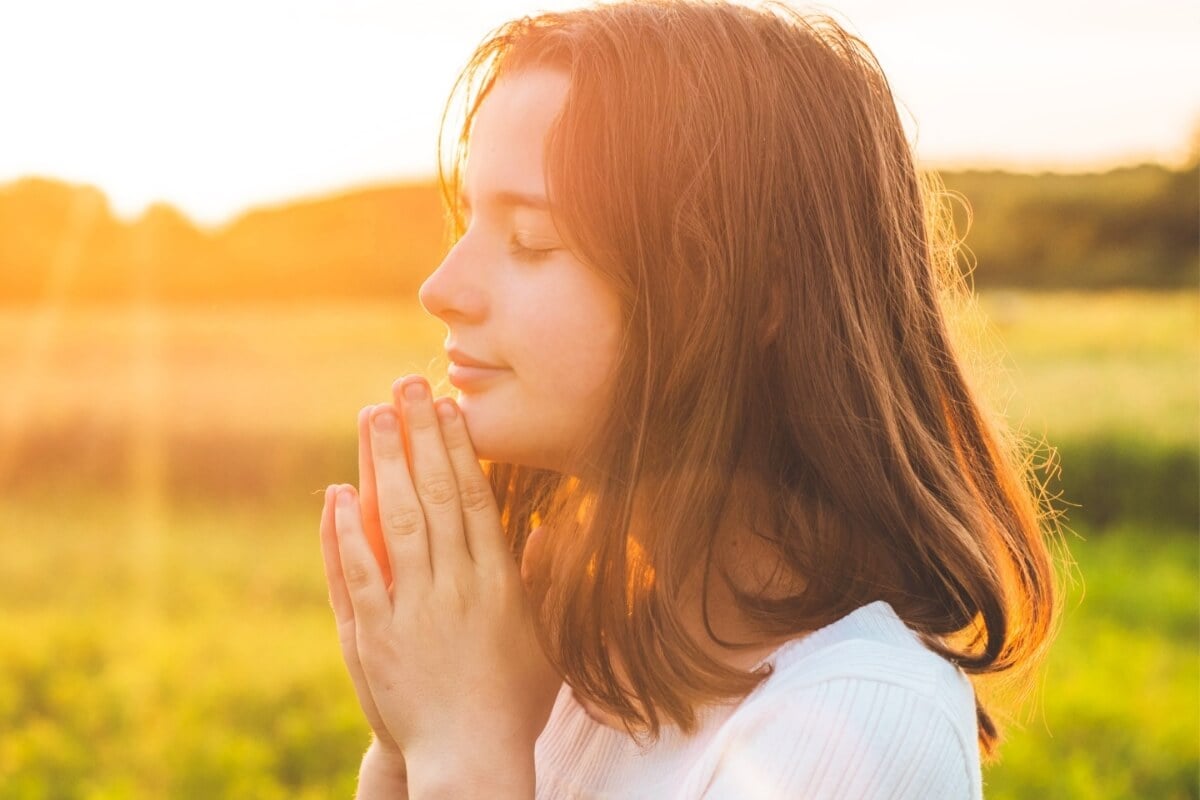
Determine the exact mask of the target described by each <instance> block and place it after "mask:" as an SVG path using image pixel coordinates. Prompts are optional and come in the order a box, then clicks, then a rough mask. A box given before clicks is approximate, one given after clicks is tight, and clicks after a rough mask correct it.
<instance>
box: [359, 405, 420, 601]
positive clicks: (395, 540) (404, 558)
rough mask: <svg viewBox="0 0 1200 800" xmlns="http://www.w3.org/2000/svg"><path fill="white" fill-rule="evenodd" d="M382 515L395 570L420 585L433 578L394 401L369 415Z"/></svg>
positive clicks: (405, 579) (384, 537) (418, 503)
mask: <svg viewBox="0 0 1200 800" xmlns="http://www.w3.org/2000/svg"><path fill="white" fill-rule="evenodd" d="M367 427H368V429H369V436H370V439H371V458H372V461H373V463H374V470H375V487H376V490H377V491H378V493H379V494H378V496H379V519H380V522H381V524H382V528H383V540H384V542H385V544H386V546H387V552H388V555H389V556H390V557H391V561H392V570H393V573H394V574H396V575H402V576H403V577H404V582H405V583H409V584H411V585H413V586H414V587H419V586H420V585H421V584H422V582H424V583H425V584H426V585H427V584H428V582H429V580H431V579H432V576H433V572H432V568H431V566H430V558H429V543H428V538H427V534H426V519H425V512H424V510H423V509H422V508H421V501H420V499H419V498H418V497H417V490H416V489H415V488H413V479H412V475H411V473H410V471H409V468H408V459H407V458H405V455H404V442H403V440H402V438H401V424H400V418H399V416H398V415H397V414H396V409H395V408H393V407H392V405H391V404H390V403H383V404H381V405H378V406H374V407H372V408H371V410H370V414H369V416H368V419H367Z"/></svg>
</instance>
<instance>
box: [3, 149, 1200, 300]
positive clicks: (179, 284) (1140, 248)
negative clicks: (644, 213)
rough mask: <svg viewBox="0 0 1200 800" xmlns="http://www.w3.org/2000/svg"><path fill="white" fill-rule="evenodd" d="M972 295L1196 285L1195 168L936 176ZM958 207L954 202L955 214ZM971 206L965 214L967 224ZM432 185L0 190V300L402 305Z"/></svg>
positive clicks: (428, 237) (427, 242)
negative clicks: (129, 195)
mask: <svg viewBox="0 0 1200 800" xmlns="http://www.w3.org/2000/svg"><path fill="white" fill-rule="evenodd" d="M940 174H941V178H942V180H943V182H944V183H945V186H946V189H947V190H948V191H949V192H951V193H953V195H955V197H956V198H957V201H956V202H954V203H953V206H954V214H955V222H956V230H957V231H958V235H959V236H960V237H965V238H964V241H965V244H966V249H964V251H963V259H962V260H963V262H964V269H965V270H967V271H969V272H970V273H971V278H972V281H973V282H974V285H975V286H976V287H977V288H996V287H1008V288H1036V289H1047V288H1071V289H1107V288H1112V287H1118V286H1126V287H1142V288H1177V287H1184V286H1195V285H1196V284H1197V281H1198V280H1200V252H1198V248H1200V157H1195V158H1192V159H1191V163H1190V164H1189V165H1188V166H1186V167H1184V168H1182V169H1169V168H1167V167H1164V166H1160V165H1142V166H1135V167H1126V168H1121V169H1116V170H1112V171H1109V172H1105V173H1095V174H1055V173H1043V174H1037V175H1030V174H1020V173H1007V172H996V171H962V172H942V173H940ZM962 200H965V203H964V202H962ZM968 208H969V210H968ZM445 244H446V226H445V221H444V217H443V213H442V209H441V198H440V196H439V193H438V190H437V188H436V186H435V185H434V184H433V183H431V182H430V183H413V184H399V185H393V186H385V187H377V188H370V189H364V190H361V191H355V192H349V193H345V194H341V195H336V196H330V197H326V198H320V199H315V200H306V201H297V202H294V203H289V204H286V205H281V206H278V207H273V208H261V209H256V210H253V211H251V212H248V213H246V214H244V215H242V216H240V217H238V218H236V219H234V220H233V221H232V222H230V223H229V224H227V225H224V226H221V227H217V228H201V227H197V226H196V225H195V224H193V223H192V222H191V221H189V220H188V219H187V218H186V217H185V216H184V215H183V214H181V213H180V212H178V211H177V210H175V209H174V208H172V207H171V206H168V205H165V204H157V205H154V206H152V207H150V208H149V209H147V211H146V212H145V213H144V214H143V215H142V216H141V217H140V218H139V219H137V220H136V221H133V222H132V223H127V222H124V221H122V220H120V219H118V218H117V217H115V216H114V215H113V213H112V211H111V209H110V207H109V205H108V201H107V198H105V196H104V195H103V194H102V193H101V192H100V191H98V190H97V189H95V188H93V187H90V186H73V185H69V184H66V183H61V182H58V181H53V180H48V179H42V178H30V179H24V180H20V181H17V182H15V183H11V184H8V185H6V186H0V301H5V302H10V303H26V302H32V301H36V300H38V299H40V298H41V297H43V296H44V295H46V294H47V293H50V292H55V291H57V292H61V293H65V294H67V295H68V296H70V297H72V298H78V299H80V300H85V301H124V300H129V299H132V298H137V297H153V298H156V299H160V300H164V301H167V302H178V303H188V302H201V303H206V302H213V301H228V300H236V301H254V302H288V301H295V300H301V299H311V298H347V299H349V298H354V297H381V296H383V297H393V298H394V297H411V296H413V295H414V294H415V292H416V290H417V287H418V286H419V285H420V283H421V281H422V279H423V278H424V277H425V276H426V275H427V274H428V273H429V272H430V271H431V270H432V269H433V268H434V267H435V266H436V265H437V264H438V262H439V261H440V259H441V257H442V254H443V252H444V249H445Z"/></svg>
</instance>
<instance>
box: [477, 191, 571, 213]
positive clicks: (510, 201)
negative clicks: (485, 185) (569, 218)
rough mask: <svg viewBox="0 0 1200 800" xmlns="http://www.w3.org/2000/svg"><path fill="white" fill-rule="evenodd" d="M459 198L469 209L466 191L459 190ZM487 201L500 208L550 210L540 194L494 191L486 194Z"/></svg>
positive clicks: (545, 199) (543, 196)
mask: <svg viewBox="0 0 1200 800" xmlns="http://www.w3.org/2000/svg"><path fill="white" fill-rule="evenodd" d="M459 199H460V200H462V205H463V208H465V209H466V210H468V211H470V210H471V201H470V199H468V197H467V193H466V192H461V193H460V194H459ZM487 202H488V204H489V205H494V206H499V207H501V208H532V209H533V210H534V211H549V210H550V201H549V200H548V199H547V198H546V196H545V195H541V194H525V193H523V192H513V191H503V192H495V193H493V194H490V195H488V197H487Z"/></svg>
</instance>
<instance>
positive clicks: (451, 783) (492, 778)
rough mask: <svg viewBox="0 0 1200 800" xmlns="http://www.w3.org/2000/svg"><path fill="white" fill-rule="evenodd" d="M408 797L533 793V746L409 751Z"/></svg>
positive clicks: (523, 795)
mask: <svg viewBox="0 0 1200 800" xmlns="http://www.w3.org/2000/svg"><path fill="white" fill-rule="evenodd" d="M407 771H408V779H407V780H408V788H409V796H410V797H412V798H420V800H426V799H428V800H442V798H447V799H448V798H454V799H455V800H460V799H461V800H468V799H470V798H489V799H490V798H496V799H497V800H499V799H500V798H506V799H507V798H521V800H528V799H529V798H532V797H533V796H534V789H535V783H536V780H535V775H534V758H533V746H532V745H531V746H529V747H518V748H498V747H497V748H487V747H478V748H475V749H472V750H470V751H469V752H467V751H464V750H462V749H453V750H442V751H434V752H425V753H420V754H416V753H414V754H410V756H409V758H408V763H407Z"/></svg>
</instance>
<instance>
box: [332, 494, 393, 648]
mask: <svg viewBox="0 0 1200 800" xmlns="http://www.w3.org/2000/svg"><path fill="white" fill-rule="evenodd" d="M336 497H337V502H336V505H335V508H334V516H333V518H334V527H335V528H336V530H337V540H338V556H339V557H340V558H341V560H342V579H343V580H344V581H345V583H346V592H347V593H348V594H349V595H350V605H351V607H352V608H353V609H354V619H355V625H357V626H358V627H359V628H360V629H361V628H363V627H367V628H378V627H383V626H384V625H386V624H387V621H388V619H389V618H390V615H391V610H392V601H391V598H390V597H389V596H388V593H387V589H386V587H384V585H383V574H382V572H381V571H380V569H379V564H378V562H376V561H375V554H374V553H372V552H371V546H370V545H369V544H367V537H366V534H365V533H364V532H363V526H362V514H361V512H360V510H359V504H358V498H357V496H356V495H355V492H354V487H352V486H347V485H342V486H341V487H339V488H338V491H337V496H336Z"/></svg>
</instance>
